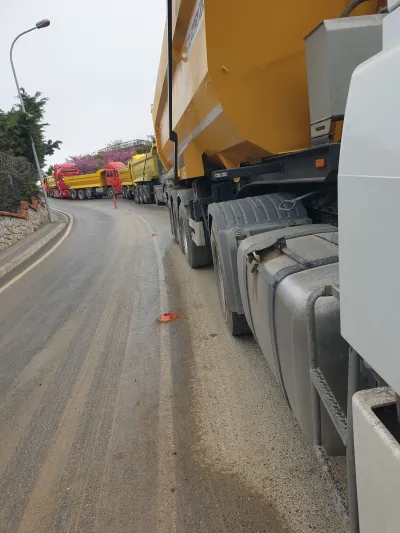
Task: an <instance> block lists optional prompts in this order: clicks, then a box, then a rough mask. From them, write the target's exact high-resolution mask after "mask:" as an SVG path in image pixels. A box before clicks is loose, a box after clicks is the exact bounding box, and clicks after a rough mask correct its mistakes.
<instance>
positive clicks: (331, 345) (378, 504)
mask: <svg viewBox="0 0 400 533" xmlns="http://www.w3.org/2000/svg"><path fill="white" fill-rule="evenodd" d="M399 5H400V2H399V0H389V3H388V5H386V1H385V2H381V1H378V0H369V1H366V0H352V1H350V0H325V1H323V2H321V1H318V0H303V1H302V2H298V1H295V0H288V1H287V2H274V3H272V2H265V0H254V1H253V2H252V3H251V9H248V8H247V6H246V5H245V3H244V2H243V1H242V0H181V1H180V2H173V1H172V0H168V2H167V6H168V9H167V24H166V31H165V35H164V41H163V45H162V51H161V59H160V66H159V72H158V78H157V84H156V89H155V97H154V105H153V108H152V113H153V121H154V130H155V137H156V142H157V149H158V154H159V157H160V159H161V161H162V164H163V166H164V169H165V171H166V179H167V180H169V182H170V183H171V186H170V187H169V188H168V189H167V191H166V196H167V205H168V210H169V215H170V223H171V231H172V235H173V238H174V240H175V241H176V243H177V244H178V245H179V246H180V248H181V250H182V252H183V253H184V254H185V256H186V259H187V262H188V263H189V265H190V266H191V267H193V268H197V267H201V266H204V265H208V264H210V263H213V265H214V272H215V279H216V291H217V293H218V296H219V301H220V306H221V311H222V315H223V318H224V320H225V323H226V325H227V327H228V329H229V330H230V332H231V333H232V334H233V335H242V334H245V333H249V332H251V333H252V334H253V335H254V337H255V339H256V341H257V342H258V344H259V346H260V348H261V350H262V352H263V355H264V356H265V358H266V360H267V362H268V364H269V366H270V368H271V370H272V372H273V374H274V375H275V377H276V380H277V382H278V384H279V386H280V389H281V391H282V395H283V396H284V398H285V399H286V401H287V404H288V406H289V407H290V408H291V409H292V411H293V413H294V415H295V417H296V419H297V421H298V423H299V425H300V427H301V428H302V430H303V432H304V434H305V436H306V437H307V439H308V440H309V441H310V444H311V445H312V446H313V449H314V451H315V454H316V457H317V460H318V462H319V463H320V465H321V466H322V471H323V473H324V475H325V476H326V479H327V481H328V484H329V487H330V488H331V490H332V494H333V496H334V501H335V504H336V506H337V508H338V511H339V512H340V515H341V516H342V518H343V521H344V524H345V526H346V528H348V529H349V530H350V531H351V532H352V533H358V532H359V531H361V533H370V532H371V533H372V531H375V532H376V531H385V532H386V533H387V532H390V533H394V532H397V531H398V524H399V518H400V517H399V510H398V505H397V500H398V489H400V487H399V484H400V471H399V470H400V446H399V442H398V441H399V437H398V436H399V434H400V431H399V420H398V412H397V410H396V398H398V396H397V395H398V394H400V362H399V361H400V360H399V357H398V343H397V335H396V324H397V321H398V305H397V300H398V298H397V296H398V294H397V293H398V291H397V287H398V280H397V275H398V274H397V264H398V257H399V255H400V253H399V247H398V246H397V241H398V239H396V236H395V232H396V231H397V203H398V202H397V198H398V187H397V185H398V183H400V181H399V179H398V178H399V174H400V171H399V169H400V165H399V161H398V159H399V158H398V155H397V154H398V146H397V132H396V131H395V128H396V127H397V124H398V120H397V118H399V117H398V115H399V113H400V112H399V111H398V109H399V106H398V103H397V99H398V96H397V95H398V91H397V89H399V88H400V74H399V69H398V57H399V55H400V42H399V41H400V7H399ZM394 178H395V179H394ZM338 184H339V187H338ZM338 228H339V229H340V266H339V229H338ZM388 262H390V265H388ZM379 267H380V269H379ZM381 271H384V272H383V275H382V276H381V275H380V274H379V273H380V272H381ZM378 272H379V273H378ZM377 273H378V275H376V274H377ZM374 274H375V275H374ZM388 315H389V316H388ZM382 386H383V387H382ZM360 389H361V390H360ZM398 404H399V406H400V401H399V402H398ZM352 406H353V408H352ZM332 456H339V457H340V456H342V457H345V458H346V464H347V485H348V486H347V487H346V488H343V487H342V486H341V484H340V483H339V481H338V479H337V478H336V471H335V468H334V466H333V463H332V460H331V457H332Z"/></svg>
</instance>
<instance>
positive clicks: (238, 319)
mask: <svg viewBox="0 0 400 533" xmlns="http://www.w3.org/2000/svg"><path fill="white" fill-rule="evenodd" d="M216 234H217V230H216V228H215V226H214V224H213V225H212V228H211V252H212V257H213V262H214V272H215V278H216V283H217V290H218V298H219V303H220V306H221V311H222V316H223V317H224V320H225V323H226V325H227V326H228V329H229V331H230V332H231V334H232V335H234V336H235V337H237V336H240V335H246V334H247V333H250V328H249V325H248V324H247V320H246V317H245V316H244V315H239V314H238V313H236V312H235V311H231V309H230V308H229V302H228V297H227V292H228V291H227V287H226V281H225V273H224V267H223V264H222V261H221V258H220V257H221V252H220V248H219V245H218V239H217V237H216Z"/></svg>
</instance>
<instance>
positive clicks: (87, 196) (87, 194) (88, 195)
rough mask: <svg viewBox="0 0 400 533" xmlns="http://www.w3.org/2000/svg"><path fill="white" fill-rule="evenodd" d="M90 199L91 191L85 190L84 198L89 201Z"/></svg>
mask: <svg viewBox="0 0 400 533" xmlns="http://www.w3.org/2000/svg"><path fill="white" fill-rule="evenodd" d="M91 197H92V191H91V190H90V189H86V198H87V199H88V200H90V198H91Z"/></svg>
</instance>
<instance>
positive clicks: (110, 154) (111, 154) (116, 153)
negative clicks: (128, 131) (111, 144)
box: [99, 148, 135, 164]
mask: <svg viewBox="0 0 400 533" xmlns="http://www.w3.org/2000/svg"><path fill="white" fill-rule="evenodd" d="M134 154H135V149H134V148H129V149H128V150H119V149H112V150H107V151H105V152H101V153H100V154H99V156H100V157H101V158H102V160H103V161H104V163H106V164H107V163H111V162H116V161H120V162H121V163H127V162H128V161H129V159H131V158H132V156H133V155H134Z"/></svg>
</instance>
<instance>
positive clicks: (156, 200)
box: [154, 194, 160, 207]
mask: <svg viewBox="0 0 400 533" xmlns="http://www.w3.org/2000/svg"><path fill="white" fill-rule="evenodd" d="M154 203H155V204H156V206H157V207H158V206H159V205H160V202H159V201H158V198H157V195H156V194H154Z"/></svg>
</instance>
